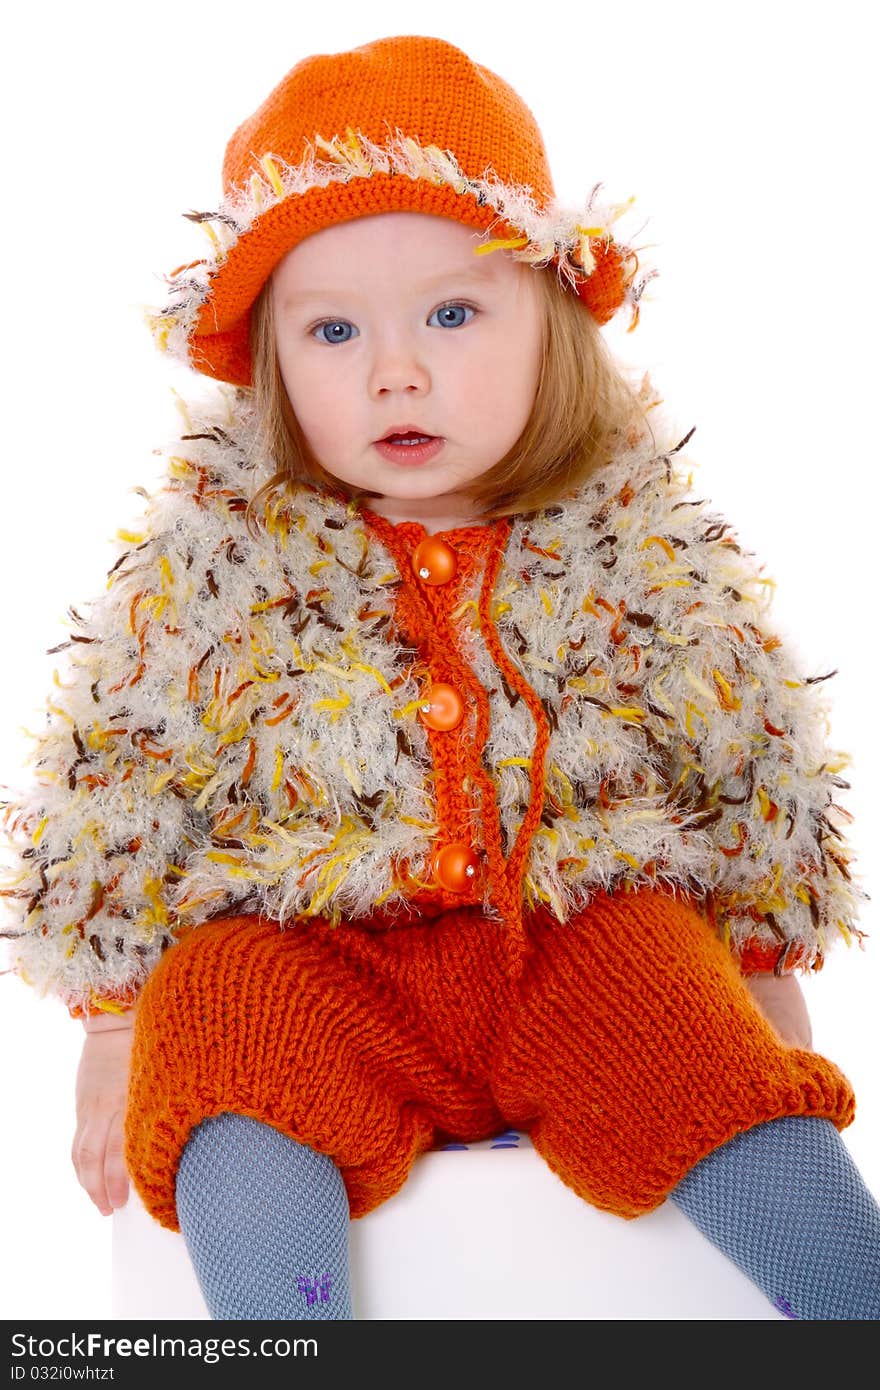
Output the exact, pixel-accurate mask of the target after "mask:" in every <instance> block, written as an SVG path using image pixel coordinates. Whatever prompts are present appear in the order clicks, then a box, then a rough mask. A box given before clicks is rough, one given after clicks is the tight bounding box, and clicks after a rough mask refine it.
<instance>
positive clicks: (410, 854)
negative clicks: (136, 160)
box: [2, 387, 867, 1016]
mask: <svg viewBox="0 0 880 1390" xmlns="http://www.w3.org/2000/svg"><path fill="white" fill-rule="evenodd" d="M190 410H191V414H190V415H186V408H184V414H185V416H186V425H185V428H184V430H183V431H182V433H181V436H180V438H179V439H175V440H174V441H172V442H171V443H170V444H169V446H168V447H167V448H166V449H165V450H164V454H165V455H166V457H167V473H166V477H165V479H164V483H163V486H162V487H161V488H160V489H159V490H158V491H157V492H156V494H155V495H153V496H152V497H150V495H149V494H145V495H146V496H147V497H148V498H149V502H148V506H147V508H146V514H145V516H144V518H143V520H142V522H141V523H140V525H139V526H138V529H137V530H136V531H120V532H119V533H118V534H119V539H120V541H121V542H122V546H121V553H120V555H119V558H118V559H117V561H116V563H115V564H114V566H113V567H112V569H111V570H110V573H109V575H108V584H107V590H106V592H105V593H104V594H102V595H101V596H100V597H99V598H98V599H96V600H95V601H94V602H93V603H92V604H91V605H90V608H91V612H90V614H89V615H88V616H87V617H83V616H81V615H80V613H79V612H78V611H74V610H71V617H72V621H73V624H74V630H73V632H72V635H71V639H70V643H69V644H65V645H66V646H69V668H68V670H67V671H66V672H65V675H64V679H61V678H60V677H59V676H58V674H57V673H56V682H57V685H58V690H57V692H56V693H55V694H54V695H53V697H52V699H51V701H50V702H49V703H48V707H47V716H46V721H47V727H46V729H45V730H44V731H42V732H41V733H40V734H39V735H37V736H36V744H37V746H36V749H35V751H34V753H33V755H32V756H33V760H34V762H35V767H36V779H35V784H34V785H33V786H32V787H30V788H29V789H28V790H27V791H25V792H24V793H22V794H19V795H17V796H16V798H15V799H12V800H7V801H5V802H4V803H3V804H4V807H5V810H4V824H5V826H6V830H7V836H8V839H9V842H10V844H11V845H12V847H13V850H14V852H15V854H16V856H17V857H16V862H15V864H14V865H13V867H12V869H11V870H10V871H8V872H7V873H6V876H5V879H4V884H3V890H2V891H3V895H4V896H5V897H6V899H7V901H8V902H9V903H10V904H11V905H12V907H13V909H15V910H17V913H18V917H17V920H16V921H15V922H14V924H13V925H12V927H10V928H9V929H8V930H7V931H6V932H5V933H4V934H5V935H7V936H8V937H9V939H10V944H9V952H10V964H11V967H12V969H13V970H14V971H16V972H17V973H18V974H19V975H20V976H21V978H22V979H23V980H24V981H26V982H27V983H28V984H30V985H32V986H34V987H35V988H36V989H37V990H38V991H39V992H40V993H47V992H52V993H54V994H57V995H58V996H60V997H61V998H62V999H63V1000H64V1001H65V1003H66V1004H67V1006H68V1008H69V1010H70V1012H71V1014H72V1015H73V1016H80V1015H81V1014H83V1013H94V1012H98V1011H100V1010H104V1009H110V1010H114V1009H119V1008H124V1007H125V1006H126V1005H127V1004H129V1003H131V1002H132V1001H133V1000H134V999H135V998H136V997H137V995H138V993H139V990H140V988H141V986H142V985H143V982H144V981H145V979H146V978H147V976H148V975H149V974H150V972H151V970H152V969H153V967H154V966H155V965H156V963H157V961H158V960H159V958H160V956H161V955H162V954H163V952H164V951H165V950H166V949H167V948H168V947H169V946H170V945H171V944H172V943H173V942H174V941H175V939H176V938H177V936H178V934H179V932H180V931H181V930H182V929H185V928H191V927H193V926H197V925H199V924H200V923H203V922H206V921H208V920H209V919H210V918H213V917H217V916H219V915H222V914H224V913H226V914H228V913H230V912H232V911H235V912H254V913H260V914H263V915H265V916H269V917H272V918H274V919H277V920H278V921H280V922H282V923H288V922H289V923H290V924H293V923H295V922H296V921H297V920H303V919H305V918H312V917H316V916H320V917H322V918H323V919H325V920H326V921H328V922H329V923H330V924H334V923H338V922H340V921H342V920H355V919H362V918H365V917H367V916H369V914H370V913H372V912H374V911H377V910H381V911H382V912H383V913H385V914H387V913H389V912H391V913H393V912H395V911H399V912H400V913H401V914H404V915H405V914H407V913H413V912H417V913H418V914H419V916H420V917H425V916H426V915H427V916H428V917H430V915H431V914H438V913H440V912H443V911H444V910H447V909H449V908H451V907H462V906H468V905H472V904H480V905H481V906H482V907H483V909H484V911H485V912H486V914H487V915H488V916H490V917H491V918H493V919H494V920H496V921H497V922H498V923H499V924H500V926H501V927H502V929H503V930H504V932H505V933H506V940H507V943H508V953H509V967H510V971H511V974H512V975H514V976H515V975H516V974H517V972H518V971H519V970H521V967H522V952H523V949H524V945H525V943H524V936H523V932H522V911H523V907H524V906H528V907H535V906H539V905H540V906H542V907H547V908H549V909H550V910H551V911H552V913H553V914H554V916H555V918H556V919H557V920H558V921H559V922H560V923H564V922H565V921H566V920H567V918H568V917H569V916H570V914H571V913H573V912H574V911H576V910H577V909H579V908H581V907H582V906H584V905H585V904H586V903H588V902H589V901H590V899H591V896H592V895H593V894H594V893H595V892H596V891H597V890H598V889H600V888H601V889H604V890H607V891H611V890H613V889H614V888H615V887H616V886H618V885H620V884H621V883H622V882H626V883H628V884H630V885H631V886H638V885H640V884H646V885H652V886H654V887H661V888H666V889H667V890H668V891H669V892H671V893H673V894H674V893H675V892H676V891H678V890H681V891H682V892H683V893H684V894H686V895H687V896H688V897H689V900H691V901H693V902H695V903H697V904H699V905H700V906H701V910H702V911H703V912H704V913H705V915H706V916H707V917H708V919H709V921H710V922H711V923H712V924H713V926H714V927H715V928H716V930H717V931H718V933H719V935H720V936H721V938H722V940H723V941H725V942H726V943H727V944H728V945H729V947H730V949H731V950H732V951H733V953H734V954H735V956H736V957H737V959H738V960H739V962H740V963H741V966H742V968H743V969H744V970H752V969H769V968H775V969H777V971H780V972H781V971H783V970H790V969H794V968H800V969H817V968H819V967H820V966H821V964H822V960H823V957H824V954H825V952H826V950H827V949H828V948H829V947H830V946H831V945H832V943H833V942H834V941H835V940H840V939H841V938H846V939H848V940H849V939H851V938H852V937H853V936H855V937H858V938H861V937H862V935H863V933H861V932H859V931H858V929H857V927H856V926H855V917H856V913H857V910H858V901H859V900H860V899H864V898H867V894H866V893H864V891H863V890H862V889H861V888H859V887H858V886H857V885H856V884H855V883H854V881H853V876H852V874H851V872H850V869H849V867H848V865H849V859H850V855H849V852H848V849H847V847H846V844H845V842H844V839H843V833H842V830H841V826H840V822H839V820H838V817H837V816H836V815H835V812H838V813H839V815H840V816H843V817H844V818H846V819H849V817H848V816H847V815H846V813H845V812H843V811H842V810H841V808H840V807H839V806H837V805H836V804H835V801H834V798H835V796H836V795H837V794H838V789H840V788H845V787H846V786H847V785H848V784H847V783H846V782H845V781H844V780H843V779H842V778H841V777H840V776H839V773H840V770H841V768H842V767H843V766H844V765H845V763H846V761H847V758H846V755H843V754H839V753H837V752H833V751H831V750H829V749H828V748H827V746H826V744H825V732H826V728H827V722H826V715H827V707H826V706H825V705H824V704H823V703H822V700H821V697H820V695H819V686H820V683H821V682H823V681H825V680H826V679H827V675H806V674H805V673H804V672H803V670H802V669H801V668H800V666H799V664H798V662H797V660H796V659H795V657H794V655H793V652H792V650H791V649H790V648H789V645H788V644H787V642H786V641H785V640H783V639H781V638H780V637H779V636H778V635H774V634H773V633H772V632H771V631H770V630H769V628H768V627H767V626H766V625H765V623H764V621H763V619H764V613H765V609H766V605H767V604H768V603H769V596H768V590H769V589H771V588H772V583H771V581H770V580H768V579H766V578H764V577H762V575H761V572H760V568H759V567H757V566H755V565H754V564H753V563H752V561H751V557H750V554H749V552H746V551H744V550H743V549H742V547H741V546H740V545H738V544H737V542H736V540H735V539H734V536H733V534H732V532H731V527H730V524H729V523H728V522H726V521H725V520H723V518H721V517H719V516H718V515H717V514H715V513H709V512H707V511H706V502H705V499H697V498H694V497H693V496H692V495H691V492H690V485H691V479H690V478H687V477H685V476H683V475H682V474H681V473H679V472H678V471H677V468H676V460H675V455H676V454H677V453H678V452H679V451H680V449H681V446H682V444H684V443H685V442H686V440H678V441H676V440H675V438H674V436H673V435H671V434H670V435H669V437H668V438H665V439H664V438H663V437H662V433H660V432H662V429H663V428H664V427H663V425H662V422H661V421H660V419H659V417H658V418H655V419H654V420H652V424H653V425H654V431H655V439H654V440H652V439H651V438H650V436H649V435H648V434H647V433H645V434H643V435H641V436H639V437H638V438H637V439H635V440H633V439H632V438H631V439H630V440H628V441H627V443H626V444H625V445H622V446H621V448H620V451H619V453H618V454H617V455H615V457H614V458H613V459H612V460H611V461H610V462H609V463H608V465H606V466H605V467H604V468H602V469H601V470H600V471H599V472H598V473H596V474H595V475H593V476H592V477H591V478H590V479H589V480H588V481H587V482H586V483H585V484H583V485H582V486H580V487H579V488H578V489H577V490H575V491H573V492H572V493H570V494H569V495H568V496H566V497H565V498H564V499H562V500H561V501H560V503H559V504H558V505H556V506H553V507H549V508H546V509H544V510H542V511H540V512H538V513H535V514H529V515H522V516H516V517H513V518H505V519H503V520H500V521H495V522H491V523H488V524H486V525H483V526H471V527H462V528H458V529H456V530H453V531H446V532H442V533H440V534H439V535H438V536H436V537H431V538H430V540H431V542H432V543H433V545H434V548H435V550H436V546H437V543H438V542H439V543H440V545H441V549H442V550H443V551H444V552H446V553H447V556H451V563H452V572H451V573H450V574H449V575H447V577H446V579H445V580H444V581H443V582H440V583H435V582H425V579H424V576H423V575H420V574H419V565H418V563H417V562H418V558H419V556H418V553H417V552H418V548H419V546H420V545H423V544H424V542H425V541H426V540H427V539H428V537H427V534H426V532H425V530H424V529H423V528H422V527H421V526H420V525H419V524H418V523H414V522H406V523H401V524H398V525H396V526H395V525H392V524H391V523H389V522H387V521H386V520H385V519H384V518H382V517H379V516H377V515H376V514H375V513H373V512H371V511H370V509H369V508H368V507H366V506H364V505H363V503H362V502H350V501H348V500H347V499H346V498H345V497H344V496H343V495H342V494H341V493H340V494H335V493H333V492H328V491H326V490H322V489H319V488H317V487H314V486H311V485H307V484H299V485H297V486H296V487H295V488H293V489H290V488H284V487H282V488H276V490H275V491H274V492H273V493H272V494H271V495H270V498H269V500H268V501H267V502H266V503H265V505H264V506H262V507H261V508H260V509H259V511H258V513H257V518H256V520H257V526H256V532H255V533H254V534H252V533H251V531H250V530H249V529H248V527H247V525H246V518H245V512H246V508H247V503H248V500H249V498H250V497H251V496H253V495H254V493H255V492H256V490H257V489H258V488H259V487H260V486H261V485H262V484H263V483H265V482H267V481H268V480H269V478H270V477H271V476H272V474H273V473H274V471H275V467H274V463H273V461H272V460H271V459H270V458H268V457H266V456H265V455H264V454H263V453H262V452H261V450H260V446H259V443H258V440H257V435H256V422H255V419H254V416H253V410H252V406H251V403H250V397H249V394H248V393H246V392H243V391H240V390H236V389H234V388H229V387H219V388H217V389H216V390H215V391H214V392H213V393H212V394H211V395H210V396H208V397H206V398H205V399H204V400H201V401H200V402H198V404H195V403H193V404H192V405H191V407H190ZM667 432H668V427H667ZM688 437H689V436H688ZM450 688H451V690H452V698H453V703H456V702H457V707H458V713H459V716H460V717H459V722H458V723H457V724H456V725H455V726H454V727H452V726H450V725H449V724H448V721H447V724H446V726H445V727H430V717H429V714H428V712H429V710H430V709H431V708H432V703H431V691H432V689H439V690H440V691H441V692H442V693H443V694H444V696H446V697H448V696H449V690H450ZM441 703H442V702H441ZM426 715H428V718H429V722H425V720H426ZM435 722H436V721H435ZM442 722H443V721H442V720H441V724H442ZM444 850H446V851H448V852H450V853H452V856H453V859H454V858H455V856H456V855H457V854H459V853H460V852H461V853H464V854H465V856H467V854H470V858H471V868H472V869H474V870H475V871H474V872H473V874H472V877H470V878H468V879H464V878H462V880H461V882H460V883H459V884H458V885H456V886H455V887H450V886H449V879H448V875H446V876H444V875H443V874H442V873H438V870H437V863H438V861H437V857H436V855H437V851H441V852H442V851H444ZM453 867H455V866H454V865H453ZM460 867H461V865H460V863H459V868H460Z"/></svg>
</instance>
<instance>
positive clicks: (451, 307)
mask: <svg viewBox="0 0 880 1390" xmlns="http://www.w3.org/2000/svg"><path fill="white" fill-rule="evenodd" d="M460 309H466V310H468V311H469V312H470V313H471V314H476V313H478V312H479V311H478V310H477V309H475V308H474V307H473V305H472V304H461V303H459V302H458V301H456V302H455V303H451V304H441V305H440V308H439V309H435V310H434V313H433V314H431V318H430V319H429V320H428V322H429V323H430V321H431V319H432V318H433V317H434V314H455V313H457V312H458V311H459V310H460ZM467 321H468V320H467V319H464V320H459V321H458V322H456V323H450V322H449V320H448V319H447V320H446V322H445V323H444V324H443V327H445V328H461V327H462V324H463V323H466V322H467ZM323 328H331V329H334V330H336V329H339V328H341V329H342V330H343V331H344V330H345V329H346V328H354V324H352V323H349V322H348V319H322V321H321V322H320V323H316V324H315V326H314V328H312V329H311V330H310V332H311V334H312V335H313V336H314V334H315V333H318V332H320V331H321V329H323ZM355 332H357V330H356V329H355ZM321 341H322V342H325V343H331V342H332V343H347V342H350V341H351V339H350V338H343V337H339V336H338V335H337V336H334V337H333V338H329V339H328V338H323V339H322V340H321Z"/></svg>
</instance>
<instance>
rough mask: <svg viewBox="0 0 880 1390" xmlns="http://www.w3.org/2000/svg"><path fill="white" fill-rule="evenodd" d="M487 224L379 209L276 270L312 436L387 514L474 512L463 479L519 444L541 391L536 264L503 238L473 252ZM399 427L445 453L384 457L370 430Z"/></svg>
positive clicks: (287, 369)
mask: <svg viewBox="0 0 880 1390" xmlns="http://www.w3.org/2000/svg"><path fill="white" fill-rule="evenodd" d="M480 235H481V234H480V233H479V232H477V231H476V230H475V229H474V228H472V227H466V226H464V225H463V224H462V223H459V222H453V221H451V220H450V219H449V218H444V217H435V216H433V215H428V214H425V213H411V212H393V213H379V214H376V215H374V216H370V217H361V218H357V219H356V220H354V221H351V222H344V223H341V224H339V225H337V226H334V227H328V228H326V229H325V230H323V231H321V232H317V233H315V235H313V236H310V237H308V238H307V239H306V240H305V241H302V242H300V244H299V245H298V246H296V247H294V249H293V250H292V251H291V252H289V253H288V255H287V256H286V257H285V258H284V260H282V261H281V263H280V264H279V266H278V267H277V269H276V271H275V273H274V275H273V284H272V296H273V309H274V315H275V325H276V327H275V333H276V343H277V350H278V359H279V365H280V369H281V375H282V378H283V380H284V385H285V387H286V389H287V394H288V396H289V397H290V403H291V405H292V407H293V410H294V413H295V414H296V417H297V419H298V421H299V424H300V427H301V428H302V430H303V433H304V434H305V436H306V439H307V440H308V443H309V446H310V448H311V449H312V451H313V453H314V455H315V457H316V458H317V459H318V461H319V462H320V463H321V465H322V466H323V467H324V468H325V469H326V470H327V472H328V473H331V474H333V475H334V477H337V478H340V479H342V480H343V481H345V482H346V483H349V484H351V485H353V486H355V487H358V488H361V489H363V490H365V491H369V492H372V493H374V494H376V500H375V501H373V500H372V499H371V500H370V504H369V505H370V506H371V508H372V509H373V510H374V511H376V512H378V513H379V514H380V515H382V516H385V517H387V518H388V519H389V520H391V521H402V520H416V521H422V522H423V523H424V524H425V525H426V527H427V528H428V529H429V530H435V531H436V530H440V529H448V528H449V527H451V526H454V525H466V524H468V522H470V521H471V520H474V519H476V518H475V513H474V510H473V507H472V505H471V504H470V502H469V499H467V498H466V497H462V496H460V495H459V492H458V490H459V489H460V488H461V487H462V485H463V484H466V483H467V482H469V481H471V480H473V479H475V478H477V477H479V476H480V475H481V474H482V473H484V472H486V470H487V469H489V468H491V467H492V466H493V465H494V464H496V463H497V462H498V460H499V459H500V458H502V457H503V456H504V454H505V453H506V452H507V451H508V449H510V448H511V446H512V445H513V444H515V442H516V440H517V439H518V438H519V435H520V434H521V432H522V430H523V428H524V426H525V424H526V421H527V420H528V417H529V413H530V411H531V407H532V404H533V402H534V398H535V393H536V390H537V386H538V375H539V371H540V364H541V316H542V308H541V303H540V298H539V289H538V285H537V271H536V270H534V269H533V268H532V267H531V266H530V265H528V264H525V263H522V262H517V261H514V260H513V259H512V257H511V256H510V255H509V253H508V252H506V251H503V250H502V251H494V252H492V253H491V254H489V255H486V256H477V255H475V254H474V247H475V246H476V245H477V244H478V243H479V241H480ZM432 282H433V283H432ZM303 295H309V296H311V297H309V298H303V297H302V296H303ZM459 306H464V307H459ZM319 325H321V326H319ZM396 425H414V426H418V427H419V428H420V429H421V431H422V433H424V434H430V435H439V436H441V437H442V439H443V441H444V442H443V445H442V447H441V449H440V451H439V453H438V454H436V456H435V457H434V458H432V459H430V460H428V461H427V462H425V463H421V464H416V463H412V462H410V463H407V462H405V461H404V462H401V463H395V462H389V461H388V460H386V459H384V458H383V457H382V455H381V454H380V453H379V451H378V449H376V448H375V441H376V440H377V439H381V438H382V436H383V435H385V434H386V433H387V431H388V430H389V429H391V427H392V426H396Z"/></svg>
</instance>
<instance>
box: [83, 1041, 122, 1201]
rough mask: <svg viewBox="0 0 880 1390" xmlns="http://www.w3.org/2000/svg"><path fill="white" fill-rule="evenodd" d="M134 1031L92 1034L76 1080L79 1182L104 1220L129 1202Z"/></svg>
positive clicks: (85, 1046) (85, 1048)
mask: <svg viewBox="0 0 880 1390" xmlns="http://www.w3.org/2000/svg"><path fill="white" fill-rule="evenodd" d="M133 1037H134V1028H133V1027H132V1026H131V1023H130V1022H129V1023H128V1025H126V1024H124V1023H123V1024H121V1025H120V1026H117V1027H115V1028H108V1029H107V1030H105V1031H100V1032H98V1031H96V1032H88V1033H87V1035H86V1040H85V1042H84V1043H83V1050H82V1056H81V1057H80V1062H79V1069H78V1071H77V1074H76V1134H75V1135H74V1137H73V1147H72V1149H71V1158H72V1159H73V1166H74V1168H75V1169H76V1176H77V1178H78V1179H79V1181H80V1183H81V1184H82V1186H83V1187H84V1188H85V1190H86V1192H88V1194H89V1196H90V1197H91V1199H92V1201H93V1202H94V1203H95V1206H96V1207H97V1208H98V1211H99V1212H100V1213H101V1215H102V1216H110V1215H112V1213H113V1211H114V1209H115V1208H116V1207H122V1206H125V1203H126V1201H127V1200H128V1174H127V1172H126V1169H125V1160H124V1146H125V1137H124V1125H125V1108H126V1102H127V1099H128V1077H129V1069H130V1063H131V1044H132V1039H133Z"/></svg>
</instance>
